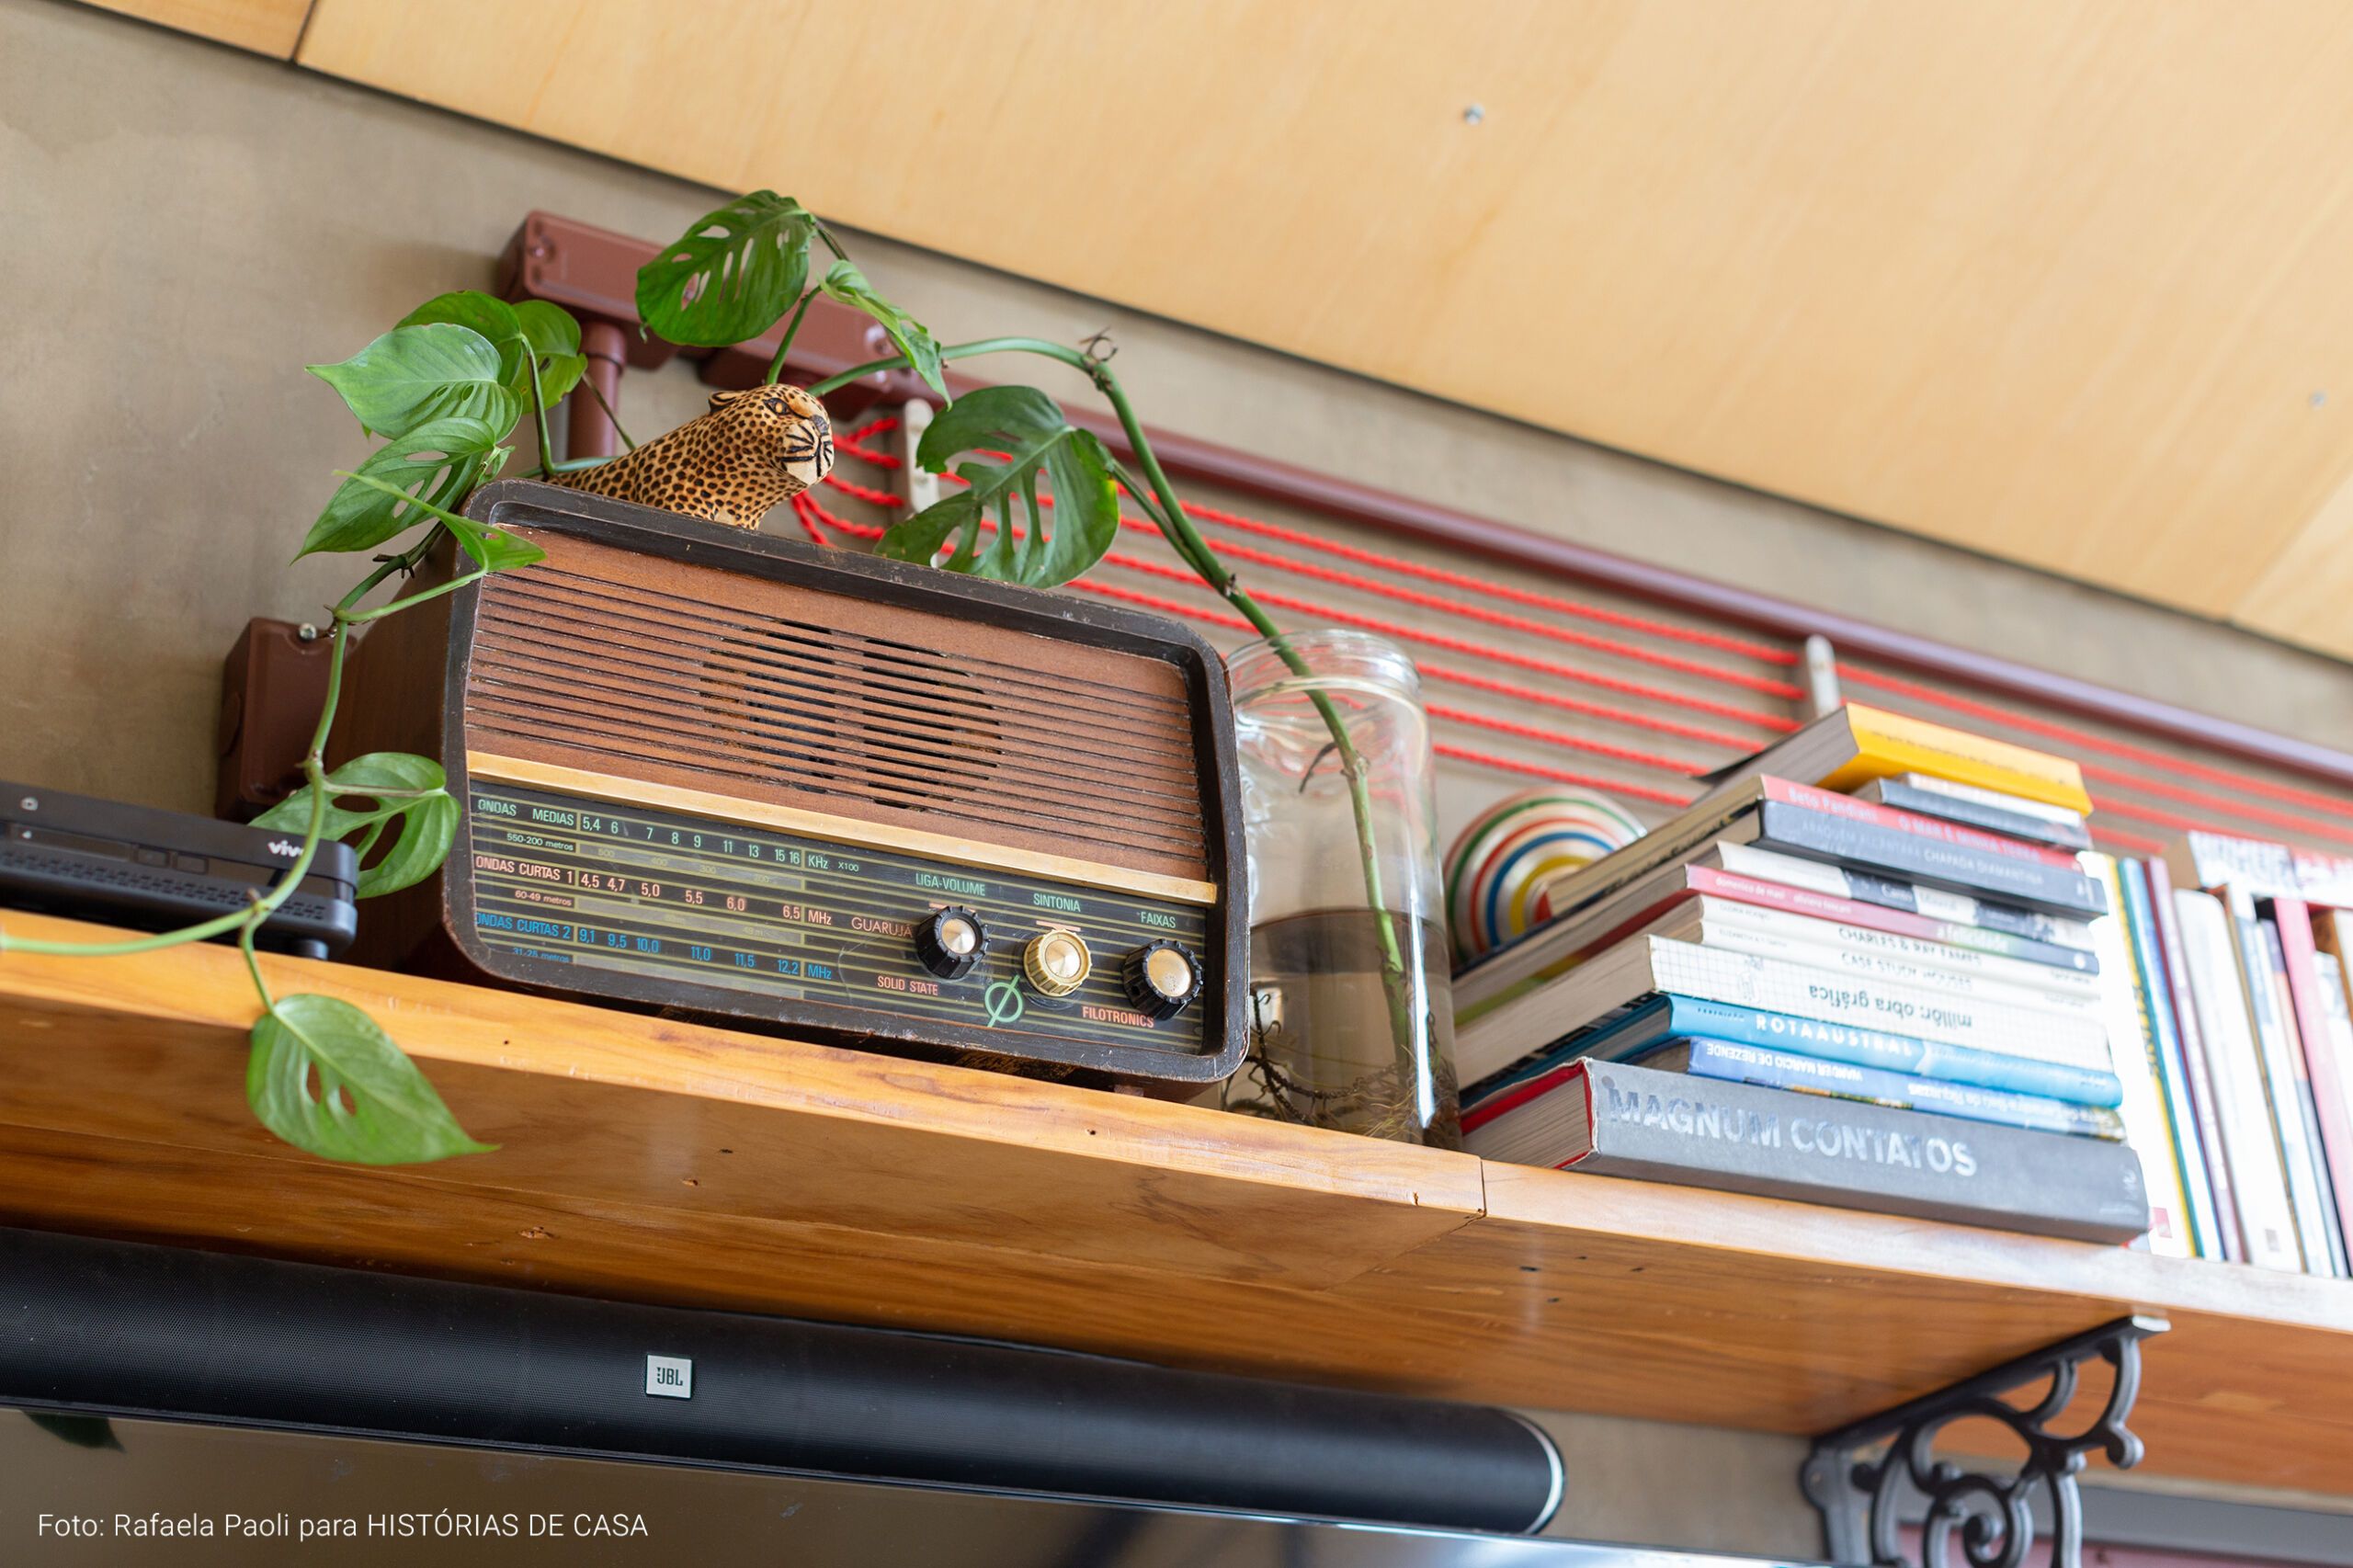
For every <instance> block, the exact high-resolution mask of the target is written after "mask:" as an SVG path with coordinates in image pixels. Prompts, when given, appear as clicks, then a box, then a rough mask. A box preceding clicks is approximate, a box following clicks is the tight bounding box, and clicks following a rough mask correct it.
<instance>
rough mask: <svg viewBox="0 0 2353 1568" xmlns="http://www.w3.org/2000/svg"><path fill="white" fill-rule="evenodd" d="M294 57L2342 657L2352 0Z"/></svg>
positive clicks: (563, 21)
mask: <svg viewBox="0 0 2353 1568" xmlns="http://www.w3.org/2000/svg"><path fill="white" fill-rule="evenodd" d="M301 62H302V63H304V64H306V65H309V66H312V67H314V68H316V69H318V70H322V71H325V72H331V73H334V74H338V75H343V76H347V77H350V78H352V79H354V80H358V81H362V82H367V83H369V84H372V85H377V86H380V87H383V88H386V89H388V90H391V91H394V92H399V93H405V94H410V95H413V96H415V97H422V98H425V99H426V100H428V101H431V102H434V103H438V104H442V105H446V106H447V107H449V108H455V109H458V110H460V111H462V112H465V113H468V114H472V115H478V116H481V117H483V118H486V119H492V120H495V121H498V122H500V123H504V124H508V125H513V126H517V127H518V128H521V129H524V130H528V131H533V132H535V133H538V134H540V135H544V136H549V137H551V138H554V139H556V140H559V141H563V142H572V143H575V144H578V145H582V146H586V147H591V148H594V149H596V150H597V151H599V152H604V153H611V154H613V155H615V156H617V157H621V158H625V159H629V160H631V161H634V162H638V163H642V164H646V165H653V166H654V167H658V168H662V169H665V170H669V171H671V172H674V173H676V174H680V175H684V176H688V177H691V178H695V179H699V180H704V181H708V182H710V183H711V184H713V185H715V186H719V187H725V188H729V189H740V188H746V187H755V186H762V185H767V186H773V187H777V188H779V189H782V190H787V191H790V192H792V193H794V194H797V195H799V196H800V197H801V198H802V199H804V200H806V201H808V202H809V203H810V204H811V205H812V206H813V207H814V208H816V209H817V210H820V211H822V212H824V213H825V214H827V215H828V216H830V217H833V218H835V219H837V220H839V221H841V222H845V223H848V224H851V225H856V226H860V227H865V228H869V229H872V230H876V231H879V232H882V233H890V234H892V235H894V236H896V237H899V238H903V239H906V240H910V241H913V242H915V243H917V244H925V245H929V246H934V247H937V248H938V249H941V250H944V251H949V252H951V253H954V254H957V255H961V256H967V257H970V258H972V259H974V260H978V261H982V262H984V263H988V264H990V265H994V266H997V267H1005V268H1007V269H1009V270H1012V271H1016V272H1019V273H1023V274H1026V275H1029V276H1032V277H1037V278H1044V279H1046V280H1048V281H1051V282H1055V283H1059V284H1063V285H1066V286H1068V287H1071V288H1073V289H1076V290H1083V291H1086V292H1087V293H1090V294H1095V295H1098V296H1102V297H1106V298H1109V299H1112V300H1116V301H1121V302H1124V303H1128V304H1132V305H1136V306H1140V307H1142V308H1145V309H1149V310H1152V311H1154V312H1161V313H1164V314H1166V315H1169V316H1173V317H1176V318H1177V319H1180V320H1184V321H1188V322H1193V323H1197V324H1201V325H1205V326H1208V327H1211V328H1214V329H1216V330H1219V331H1222V332H1226V333H1231V334H1233V335H1237V336H1241V337H1245V338H1249V339H1252V340H1255V341H1258V342H1263V343H1267V344H1269V345H1271V346H1274V347H1279V348H1282V349H1286V350H1289V351H1291V352H1295V353H1298V354H1301V355H1304V356H1307V357H1309V358H1315V359H1318V360H1322V361H1325V362H1329V363H1333V364H1336V365H1341V366H1345V367H1347V368H1350V369H1357V370H1359V371H1363V372H1365V373H1367V374H1370V375H1373V376H1378V377H1381V378H1384V379H1388V380H1392V381H1398V382H1401V383H1404V384H1406V385H1409V386H1413V387H1416V388H1420V389H1423V390H1426V391H1428V392H1435V393H1438V394H1439V395H1442V396H1445V397H1449V398H1453V399H1459V400H1461V401H1463V402H1466V403H1472V404H1475V405H1478V406H1481V407H1484V408H1489V409H1494V410H1496V411H1498V412H1501V413H1504V414H1507V415H1514V416H1517V417H1520V418H1524V419H1527V420H1529V421H1531V422H1534V423H1536V424H1540V425H1542V426H1548V427H1551V428H1554V429H1559V430H1564V431H1568V432H1571V433H1573V434H1575V435H1579V436H1583V437H1588V438H1591V439H1594V440H1597V441H1601V442H1605V443H1607V444H1609V445H1612V446H1617V447H1621V448H1624V449H1629V450H1632V451H1636V452H1641V453H1643V454H1645V455H1648V456H1652V457H1656V458H1660V459H1663V460H1667V461H1670V462H1674V463H1677V464H1681V465H1683V466H1687V467H1689V468H1693V469H1696V470H1699V471H1701V472H1709V473H1712V474H1717V475H1720V476H1722V477H1726V478H1730V479H1733V480H1736V481H1740V482H1743V483H1750V484H1754V485H1756V486H1759V487H1761V488H1764V489H1768V490H1771V491H1774V492H1778V493H1779V494H1787V495H1790V496H1794V497H1797V498H1799V499H1802V500H1806V501H1810V502H1813V503H1815V504H1817V505H1821V506H1827V507H1831V508H1834V509H1836V510H1840V511H1845V512H1849V513H1853V514H1856V515H1859V516H1862V517H1870V518H1873V519H1876V520H1879V521H1882V522H1886V523H1890V524H1893V525H1895V526H1898V527H1901V528H1909V529H1912V530H1914V531H1916V532H1919V533H1923V534H1927V535H1929V536H1931V537H1934V538H1938V539H1941V540H1948V541H1950V542H1953V543H1957V544H1961V545H1964V546H1968V547H1971V548H1974V549H1980V550H1984V551H1989V552H1992V553H1995V554H1998V555H2003V556H2006V557H2008V558H2010V559H2013V560H2018V561H2023V562H2028V563H2030V564H2033V565H2037V566H2041V567H2045V568H2048V569H2051V570H2053V571H2057V572H2061V573H2064V574H2069V575H2072V576H2075V577H2079V578H2083V579H2086V580H2088V581H2093V582H2097V583H2100V584H2103V585H2108V586H2111V587H2115V588H2120V589H2122V590H2124V591H2127V592H2130V593H2133V594H2137V595H2141V596H2143V597H2150V598H2154V599H2156V600H2159V601H2161V602H2165V603H2168V604H2173V605H2177V606H2180V607H2183V608H2189V609H2193V610H2196V611H2199V612H2201V613H2204V614H2208V615H2213V616H2219V617H2229V616H2234V615H2244V616H2246V617H2248V618H2250V619H2251V620H2252V621H2253V623H2254V624H2257V625H2260V626H2262V627H2263V628H2264V629H2265V630H2269V631H2283V632H2284V634H2287V635H2290V636H2294V637H2297V638H2299V639H2300V640H2302V641H2306V642H2313V643H2314V644H2315V645H2318V646H2322V647H2326V648H2331V649H2334V650H2336V651H2338V652H2344V653H2353V627H2339V626H2337V625H2336V624H2335V622H2334V620H2333V619H2331V616H2330V613H2329V612H2328V611H2327V610H2326V609H2325V608H2323V609H2321V610H2319V611H2316V612H2314V611H2305V610H2286V609H2280V608H2277V607H2278V606H2279V604H2281V603H2284V602H2285V601H2284V600H2282V599H2281V598H2280V593H2281V590H2280V589H2279V587H2278V585H2277V583H2276V580H2274V582H2273V584H2272V585H2270V586H2265V585H2266V582H2267V578H2268V576H2270V575H2271V574H2275V572H2276V571H2277V570H2279V569H2280V565H2281V562H2283V559H2284V557H2283V552H2285V551H2288V549H2289V547H2290V544H2291V542H2293V541H2297V540H2302V541H2303V542H2302V545H2301V546H2300V547H2299V548H2300V550H2301V551H2302V554H2301V555H2300V556H2299V557H2298V559H2297V562H2296V564H2295V565H2294V566H2293V567H2292V568H2290V570H2292V572H2293V574H2295V575H2296V576H2297V577H2298V578H2300V579H2301V578H2302V577H2304V576H2305V575H2307V574H2309V573H2312V572H2314V571H2319V572H2322V573H2324V574H2325V573H2326V572H2329V571H2335V570H2340V569H2341V570H2343V571H2346V572H2353V555H2346V554H2343V553H2341V552H2343V551H2353V541H2348V542H2347V543H2345V544H2343V545H2329V544H2326V543H2325V537H2324V536H2326V535H2327V530H2326V529H2322V530H2320V532H2319V533H2317V534H2314V533H2311V532H2309V531H2308V528H2307V525H2308V523H2309V522H2310V520H2311V519H2313V517H2315V515H2316V514H2318V513H2319V512H2320V510H2321V509H2322V507H2323V506H2324V504H2325V502H2326V501H2327V500H2328V498H2329V497H2330V496H2331V495H2332V494H2335V493H2336V489H2337V486H2338V484H2339V483H2341V482H2342V481H2343V480H2344V478H2345V476H2346V474H2347V472H2348V471H2353V426H2348V424H2347V421H2348V419H2353V290H2347V289H2346V288H2345V287H2344V285H2343V279H2345V278H2347V277H2348V276H2353V162H2348V161H2347V160H2346V159H2344V158H2343V157H2341V156H2339V155H2338V152H2339V150H2340V149H2342V148H2343V147H2344V146H2345V145H2347V142H2348V139H2353V96H2348V95H2346V94H2344V93H2343V92H2342V91H2340V90H2339V87H2340V84H2341V83H2343V82H2344V81H2345V80H2347V79H2348V76H2353V14H2348V13H2347V12H2346V11H2344V10H2343V9H2342V8H2341V7H2339V6H2333V5H2328V4H2324V3H2321V0H2283V3H2282V4H2279V5H2274V6H2263V7H2258V8H2255V9H2252V10H2249V9H2245V8H2228V7H2211V6H2195V5H2187V4H2165V5H2157V6H2150V5H2145V4H2135V3H2129V0H2086V3H2083V4H2077V5H2074V6H2065V7H2052V6H2042V5H2035V4H2029V3H2027V0H1998V3H1993V4H1986V5H1981V6H1964V7H1958V8H1954V7H1941V8H1938V7H1926V6H1870V5H1853V4H1838V3H1833V0H1773V3H1768V4H1759V5H1755V6H1722V5H1721V4H1715V3H1711V0H1587V3H1585V4H1558V5H1542V4H1536V3H1534V0H1525V3H1522V4H1517V5H1510V4H1495V5H1489V6H1479V7H1475V8H1467V9H1462V10H1460V11H1456V12H1452V13H1449V14H1447V15H1445V16H1443V17H1438V16H1437V15H1435V14H1433V13H1432V12H1430V11H1429V9H1428V8H1427V7H1426V6H1408V5H1405V4H1404V3H1403V0H1365V3H1362V4H1356V5H1349V6H1299V5H1295V4H1290V3H1287V0H1226V3H1224V4H1221V5H1213V6H1199V7H1174V6H1149V5H1144V4H1141V3H1138V0H1043V3H1028V0H978V3H975V4H966V5H960V6H949V5H946V4H935V3H931V0H915V3H913V4H909V5H904V6H894V7H889V8H882V9H878V8H873V7H828V6H811V5H777V4H772V3H768V0H710V3H707V4H701V5H697V6H664V5H657V4H654V3H653V0H570V3H568V4H565V3H548V4H528V5H527V4H521V3H507V4H495V3H492V4H484V3H482V0H399V3H395V0H320V4H319V6H318V8H317V12H316V15H315V16H314V17H313V20H312V23H311V26H310V29H309V31H308V33H307V35H306V37H305V40H304V43H303V47H302V51H301ZM1474 102H1475V103H1477V104H1479V105H1480V106H1481V107H1482V108H1483V118H1482V119H1480V120H1479V122H1478V123H1476V124H1472V123H1470V122H1468V121H1467V120H1466V119H1465V116H1464V113H1463V111H1464V109H1465V108H1466V107H1467V106H1469V105H1470V104H1472V103H1474ZM2332 391H2333V392H2335V393H2336V395H2334V396H2331V397H2324V398H2322V399H2320V400H2319V401H2317V402H2316V401H2315V400H2314V398H2313V394H2314V393H2315V392H2332ZM2315 550H2319V551H2321V555H2320V557H2318V558H2315V557H2313V554H2312V552H2313V551H2315ZM1691 564H1692V565H1693V566H1694V568H1695V569H1698V570H1699V571H1702V572H1704V571H1706V570H1707V565H1708V563H1707V562H1692V563H1691Z"/></svg>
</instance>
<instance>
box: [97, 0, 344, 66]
mask: <svg viewBox="0 0 2353 1568" xmlns="http://www.w3.org/2000/svg"><path fill="white" fill-rule="evenodd" d="M92 3H93V4H95V5H97V6H98V7H99V8H100V9H102V10H108V11H119V12H121V13H122V14H123V15H124V16H126V17H138V18H139V19H140V20H141V21H142V22H153V23H154V24H155V25H156V26H158V27H165V28H176V30H178V31H180V32H184V33H194V34H196V35H197V36H198V37H199V38H209V39H210V40H213V41H214V42H215V43H226V44H234V45H235V46H236V47H237V48H239V49H250V50H252V51H254V52H255V53H256V54H268V55H274V56H276V57H277V58H278V59H280V60H291V59H292V58H293V57H294V46H295V44H296V43H297V42H299V41H300V40H301V37H302V23H303V20H304V19H305V18H306V17H309V16H310V14H311V0H92Z"/></svg>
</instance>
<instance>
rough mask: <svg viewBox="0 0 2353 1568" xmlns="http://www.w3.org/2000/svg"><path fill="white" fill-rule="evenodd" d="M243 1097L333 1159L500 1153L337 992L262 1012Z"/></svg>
mask: <svg viewBox="0 0 2353 1568" xmlns="http://www.w3.org/2000/svg"><path fill="white" fill-rule="evenodd" d="M313 1074H315V1075H316V1079H317V1089H316V1092H315V1094H314V1093H313V1089H312V1080H313ZM245 1100H246V1103H248V1104H249V1105H251V1106H252V1107H253V1108H254V1114H255V1115H256V1116H257V1117H259V1118H260V1119H261V1124H262V1125H263V1126H264V1127H267V1128H268V1129H269V1130H270V1131H272V1132H275V1133H277V1134H278V1136H279V1137H280V1138H283V1139H285V1140H286V1142H289V1143H291V1144H293V1145H294V1146H295V1147H296V1148H298V1149H307V1150H309V1151H310V1152H311V1153H313V1154H317V1155H320V1156H322V1157H323V1158H325V1159H330V1160H348V1161H351V1162H353V1163H355V1164H358V1165H415V1164H418V1163H420V1162H423V1161H426V1160H446V1159H448V1158H449V1156H450V1155H452V1154H486V1153H490V1152H491V1151H492V1150H494V1149H495V1148H497V1147H498V1145H496V1144H495V1143H477V1142H474V1141H473V1140H472V1138H469V1137H467V1136H466V1131H465V1129H464V1128H462V1127H460V1126H459V1125H458V1119H457V1118H456V1117H454V1116H451V1115H450V1114H449V1107H448V1106H446V1105H444V1104H442V1103H441V1096H439V1095H438V1094H436V1093H435V1092H434V1089H433V1085H431V1084H429V1083H427V1082H426V1079H425V1074H422V1073H420V1072H418V1071H417V1070H416V1063H415V1062H411V1061H410V1060H409V1059H408V1056H407V1054H406V1053H405V1052H404V1051H402V1050H401V1048H400V1047H399V1046H398V1045H395V1044H394V1043H393V1042H392V1036H390V1035H388V1034H386V1033H385V1032H384V1031H383V1030H382V1029H381V1028H378V1027H377V1025H376V1021H375V1020H374V1019H373V1018H370V1017H369V1016H368V1015H367V1014H365V1013H363V1012H361V1011H360V1010H359V1009H358V1008H357V1007H355V1006H352V1005H351V1004H350V1003H348V1002H345V1001H341V1000H339V999H337V998H335V997H333V996H281V997H279V998H278V1003H277V1005H276V1006H273V1007H271V1008H270V1010H269V1011H268V1012H267V1013H264V1014H263V1015H262V1016H261V1017H260V1019H259V1021H257V1022H256V1024H255V1025H254V1028H253V1053H252V1054H251V1055H250V1056H248V1057H247V1058H246V1061H245Z"/></svg>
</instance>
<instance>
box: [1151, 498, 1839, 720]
mask: <svg viewBox="0 0 2353 1568" xmlns="http://www.w3.org/2000/svg"><path fill="white" fill-rule="evenodd" d="M1120 525H1121V526H1122V527H1125V528H1133V529H1136V530H1137V531H1139V532H1144V533H1150V534H1153V535H1154V536H1157V535H1158V534H1159V532H1160V530H1159V529H1158V528H1154V527H1153V526H1152V525H1151V524H1150V523H1147V522H1144V521H1142V519H1141V518H1135V517H1121V518H1120ZM1218 549H1219V550H1220V551H1222V553H1224V554H1225V555H1228V556H1231V557H1232V558H1233V559H1234V560H1236V561H1250V562H1256V563H1258V564H1259V565H1262V566H1272V567H1275V568H1277V569H1279V570H1280V571H1284V572H1290V573H1294V574H1297V575H1299V576H1302V577H1308V578H1313V580H1315V581H1317V582H1320V583H1330V584H1333V585H1336V586H1338V587H1344V588H1354V589H1356V590H1357V591H1358V592H1359V593H1368V594H1378V595H1380V596H1381V597H1383V598H1391V599H1395V600H1397V601H1398V602H1399V603H1401V604H1409V605H1414V606H1416V607H1418V608H1423V609H1435V610H1439V611H1442V612H1444V613H1446V614H1448V615H1454V616H1460V617H1461V618H1462V619H1466V620H1477V621H1483V622H1485V623H1486V624H1487V625H1489V626H1500V627H1502V628H1504V629H1505V630H1506V631H1517V632H1520V633H1523V634H1525V635H1529V636H1534V637H1549V638H1551V639H1552V640H1553V641H1554V642H1566V643H1569V644H1571V645H1573V646H1574V647H1579V648H1591V649H1593V650H1595V651H1596V652H1597V653H1613V654H1615V655H1617V656H1618V657H1620V658H1621V659H1639V660H1641V661H1642V662H1643V663H1644V664H1648V665H1658V666H1659V667H1660V668H1662V669H1669V670H1677V671H1679V672H1681V673H1682V674H1684V675H1691V676H1700V677H1701V678H1703V679H1706V680H1715V681H1722V682H1723V683H1724V684H1725V685H1727V686H1737V687H1745V688H1746V689H1748V690H1750V691H1756V692H1762V693H1764V694H1765V695H1766V696H1768V697H1779V698H1784V699H1790V700H1794V699H1796V698H1797V697H1798V696H1799V695H1800V693H1799V691H1798V688H1797V687H1794V686H1791V685H1790V683H1789V682H1787V681H1785V680H1773V679H1770V678H1768V677H1767V676H1752V675H1743V674H1741V673H1740V672H1739V671H1737V670H1727V669H1724V668H1722V667H1721V666H1719V665H1703V664H1701V663H1699V661H1698V660H1696V659H1678V658H1677V657H1676V656H1675V655H1674V654H1672V653H1653V652H1652V651H1651V650H1650V649H1648V648H1637V647H1635V646H1634V645H1633V644H1631V643H1630V642H1617V641H1615V640H1613V639H1611V638H1608V637H1596V636H1594V635H1593V634H1592V633H1591V632H1588V631H1569V630H1568V629H1567V628H1565V627H1558V626H1547V625H1545V624H1544V623H1543V622H1541V621H1537V620H1529V619H1527V618H1526V617H1524V616H1517V615H1506V614H1504V613H1503V612H1502V611H1500V610H1492V609H1483V608H1480V607H1479V606H1477V605H1472V604H1465V603H1463V602H1462V601H1461V599H1449V598H1442V597H1439V596H1438V595H1437V594H1425V593H1421V592H1419V591H1417V590H1415V589H1413V588H1401V587H1398V586H1396V585H1393V584H1389V583H1378V582H1374V581H1373V580H1372V579H1370V578H1369V577H1363V576H1359V575H1358V574H1356V573H1353V572H1338V571H1335V570H1333V569H1332V568H1331V567H1329V566H1315V565H1311V564H1309V563H1308V562H1304V561H1294V560H1292V559H1291V558H1290V557H1289V556H1287V555H1277V554H1275V553H1273V552H1272V551H1264V550H1256V549H1253V548H1252V547H1251V546H1249V545H1246V544H1235V543H1234V542H1233V541H1232V540H1225V541H1223V542H1222V543H1221V544H1220V545H1219V546H1218Z"/></svg>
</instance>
